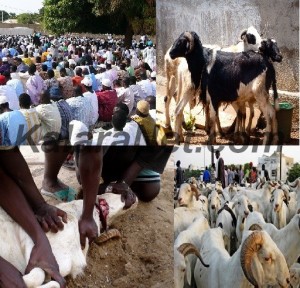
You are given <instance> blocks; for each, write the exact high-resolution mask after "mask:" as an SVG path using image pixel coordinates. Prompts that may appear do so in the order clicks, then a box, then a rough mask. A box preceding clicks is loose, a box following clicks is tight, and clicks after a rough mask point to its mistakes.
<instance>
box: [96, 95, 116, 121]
mask: <svg viewBox="0 0 300 288" xmlns="http://www.w3.org/2000/svg"><path fill="white" fill-rule="evenodd" d="M96 95H97V98H98V107H99V120H100V121H104V122H110V121H111V119H112V114H113V109H114V108H115V106H116V104H117V103H118V96H117V92H116V90H105V91H103V90H102V91H96Z"/></svg>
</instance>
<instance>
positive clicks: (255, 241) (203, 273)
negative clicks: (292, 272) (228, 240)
mask: <svg viewBox="0 0 300 288" xmlns="http://www.w3.org/2000/svg"><path fill="white" fill-rule="evenodd" d="M200 255H201V256H202V259H203V261H204V262H205V263H208V264H209V268H205V269H203V267H202V266H201V264H200V262H199V261H198V260H197V263H196V266H195V270H194V278H195V282H196V285H197V287H198V288H200V287H209V288H217V287H239V288H245V287H253V286H255V287H267V285H278V286H280V287H288V285H289V282H290V279H289V270H288V267H287V264H286V261H285V259H284V257H283V255H282V253H281V252H280V250H279V249H278V248H277V246H276V244H275V243H274V242H273V240H272V239H271V237H270V236H269V234H268V233H267V232H265V231H247V233H245V235H244V236H243V241H242V245H241V246H240V247H239V249H238V250H237V251H236V252H235V253H234V254H233V255H232V256H231V257H230V256H229V254H228V252H227V251H226V249H225V247H224V241H223V230H222V229H221V228H213V229H210V230H207V231H205V232H204V234H203V235H202V238H201V250H200ZM252 285H253V286H252Z"/></svg>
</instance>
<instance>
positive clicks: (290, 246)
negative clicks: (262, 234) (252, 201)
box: [244, 212, 300, 267]
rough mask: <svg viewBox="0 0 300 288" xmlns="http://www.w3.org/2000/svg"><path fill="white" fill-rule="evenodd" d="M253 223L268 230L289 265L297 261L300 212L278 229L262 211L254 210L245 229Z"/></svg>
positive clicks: (299, 250) (299, 247) (299, 239)
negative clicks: (265, 217) (267, 219)
mask: <svg viewBox="0 0 300 288" xmlns="http://www.w3.org/2000/svg"><path fill="white" fill-rule="evenodd" d="M252 225H259V226H260V227H261V228H262V229H263V230H264V231H266V232H268V234H269V235H270V236H271V238H272V239H273V241H274V242H275V243H276V245H277V246H278V248H279V249H280V251H281V252H282V254H283V255H284V257H285V260H286V262H287V265H288V267H291V266H292V265H293V264H294V263H295V262H296V261H297V259H298V257H299V255H300V245H299V243H300V214H296V215H295V216H294V217H293V218H292V220H291V221H290V223H289V224H287V225H286V226H285V227H283V228H281V229H277V228H276V227H275V226H274V225H273V224H271V223H266V222H265V220H264V218H263V216H262V214H261V213H259V212H252V213H250V214H249V216H248V217H247V220H246V223H245V230H244V231H246V230H250V229H251V226H252Z"/></svg>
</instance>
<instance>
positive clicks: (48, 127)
mask: <svg viewBox="0 0 300 288" xmlns="http://www.w3.org/2000/svg"><path fill="white" fill-rule="evenodd" d="M36 111H37V112H38V115H39V119H40V120H41V125H42V126H41V128H42V129H41V131H42V135H41V137H42V139H45V137H47V136H52V137H51V138H55V139H58V137H59V134H60V130H61V116H60V113H59V110H58V107H57V104H56V103H54V102H51V103H50V104H40V105H39V106H37V107H36Z"/></svg>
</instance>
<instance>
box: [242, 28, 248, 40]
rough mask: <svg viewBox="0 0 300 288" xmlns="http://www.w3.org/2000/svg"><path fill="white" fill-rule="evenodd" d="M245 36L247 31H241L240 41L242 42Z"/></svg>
mask: <svg viewBox="0 0 300 288" xmlns="http://www.w3.org/2000/svg"><path fill="white" fill-rule="evenodd" d="M246 34H247V29H246V30H243V31H242V33H241V40H244V37H245V35H246Z"/></svg>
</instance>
